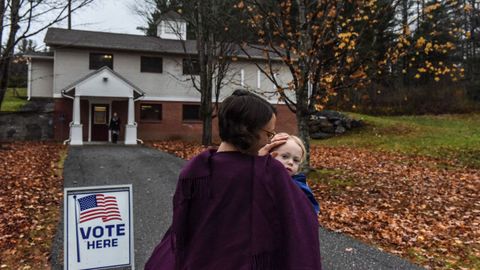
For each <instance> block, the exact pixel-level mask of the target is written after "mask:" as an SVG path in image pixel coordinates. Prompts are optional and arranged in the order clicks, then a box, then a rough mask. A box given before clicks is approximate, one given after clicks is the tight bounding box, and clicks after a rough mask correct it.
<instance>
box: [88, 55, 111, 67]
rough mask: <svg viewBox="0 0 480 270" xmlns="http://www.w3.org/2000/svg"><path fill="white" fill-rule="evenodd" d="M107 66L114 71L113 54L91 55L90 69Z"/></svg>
mask: <svg viewBox="0 0 480 270" xmlns="http://www.w3.org/2000/svg"><path fill="white" fill-rule="evenodd" d="M104 66H107V67H109V68H110V69H112V70H113V54H108V53H91V54H90V69H99V68H101V67H104Z"/></svg>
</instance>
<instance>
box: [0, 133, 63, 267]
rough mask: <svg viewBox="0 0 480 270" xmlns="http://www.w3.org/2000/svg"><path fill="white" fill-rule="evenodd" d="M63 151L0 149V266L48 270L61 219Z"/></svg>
mask: <svg viewBox="0 0 480 270" xmlns="http://www.w3.org/2000/svg"><path fill="white" fill-rule="evenodd" d="M61 151H65V147H64V146H62V145H60V144H55V143H33V142H18V143H9V144H2V145H1V148H0V179H1V181H0V208H1V209H2V211H1V213H0V252H1V254H0V266H1V267H2V268H6V269H20V268H22V269H23V268H24V267H26V268H25V269H29V268H28V267H30V269H33V268H32V267H36V268H42V269H43V268H46V267H48V262H47V258H48V256H49V254H50V245H51V241H52V239H53V236H54V235H55V231H56V228H57V224H58V220H59V218H60V210H59V209H60V205H61V203H62V197H63V179H62V175H61V173H60V171H59V170H58V168H57V164H58V161H59V159H60V152H61Z"/></svg>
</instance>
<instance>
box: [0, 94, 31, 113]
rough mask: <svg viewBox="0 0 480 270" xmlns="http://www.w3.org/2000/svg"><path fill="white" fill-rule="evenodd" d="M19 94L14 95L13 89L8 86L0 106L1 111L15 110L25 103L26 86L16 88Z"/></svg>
mask: <svg viewBox="0 0 480 270" xmlns="http://www.w3.org/2000/svg"><path fill="white" fill-rule="evenodd" d="M17 92H18V94H19V96H18V97H16V96H15V95H14V92H13V89H12V88H8V89H7V92H6V93H5V97H4V98H3V102H2V105H1V108H0V111H2V112H15V111H17V110H18V109H20V108H21V107H22V106H23V105H25V104H26V103H27V102H28V101H27V99H26V97H27V88H17Z"/></svg>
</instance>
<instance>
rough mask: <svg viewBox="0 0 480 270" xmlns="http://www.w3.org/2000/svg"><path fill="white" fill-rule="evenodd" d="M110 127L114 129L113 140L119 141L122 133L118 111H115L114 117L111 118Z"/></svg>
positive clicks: (114, 141)
mask: <svg viewBox="0 0 480 270" xmlns="http://www.w3.org/2000/svg"><path fill="white" fill-rule="evenodd" d="M108 129H110V130H111V131H112V142H113V143H117V140H118V136H119V135H120V118H118V115H117V113H116V112H114V113H113V117H112V119H111V120H110V125H108Z"/></svg>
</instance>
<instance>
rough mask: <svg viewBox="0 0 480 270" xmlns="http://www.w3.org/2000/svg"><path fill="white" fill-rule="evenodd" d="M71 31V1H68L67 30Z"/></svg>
mask: <svg viewBox="0 0 480 270" xmlns="http://www.w3.org/2000/svg"><path fill="white" fill-rule="evenodd" d="M71 29H72V0H68V30H71Z"/></svg>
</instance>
